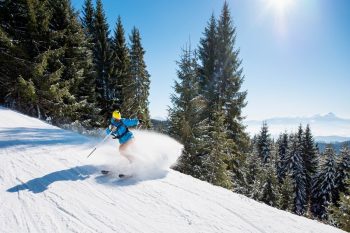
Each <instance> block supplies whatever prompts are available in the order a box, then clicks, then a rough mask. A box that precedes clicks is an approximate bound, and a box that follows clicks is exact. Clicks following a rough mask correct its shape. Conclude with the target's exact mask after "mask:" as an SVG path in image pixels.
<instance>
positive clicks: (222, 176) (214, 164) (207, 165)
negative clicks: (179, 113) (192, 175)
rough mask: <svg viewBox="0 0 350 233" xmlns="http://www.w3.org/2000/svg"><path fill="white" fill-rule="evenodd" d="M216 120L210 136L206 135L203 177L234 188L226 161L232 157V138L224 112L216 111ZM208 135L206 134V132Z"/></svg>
mask: <svg viewBox="0 0 350 233" xmlns="http://www.w3.org/2000/svg"><path fill="white" fill-rule="evenodd" d="M213 120H214V121H213V122H212V125H209V128H208V134H207V135H208V136H207V137H206V136H205V137H204V138H203V140H204V148H203V151H204V155H203V168H202V177H201V178H202V179H204V180H206V181H208V182H209V183H211V184H214V185H218V186H221V187H224V188H228V189H230V188H232V186H233V184H232V181H231V175H230V173H229V171H228V170H227V163H225V161H227V160H229V159H230V156H232V155H230V152H231V151H230V150H231V148H232V145H231V144H232V143H233V142H232V140H230V139H228V138H227V135H226V133H225V128H224V114H223V113H222V112H220V111H217V112H215V113H214V119H213ZM205 135H206V134H205Z"/></svg>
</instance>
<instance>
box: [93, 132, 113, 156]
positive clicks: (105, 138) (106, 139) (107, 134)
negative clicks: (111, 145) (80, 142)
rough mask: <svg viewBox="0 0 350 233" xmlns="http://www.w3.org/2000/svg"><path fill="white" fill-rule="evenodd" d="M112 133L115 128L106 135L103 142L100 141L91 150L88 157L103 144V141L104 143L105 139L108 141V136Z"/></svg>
mask: <svg viewBox="0 0 350 233" xmlns="http://www.w3.org/2000/svg"><path fill="white" fill-rule="evenodd" d="M112 133H113V130H111V132H109V134H107V136H106V137H105V138H104V139H103V140H102V141H101V142H99V143H98V144H97V145H96V146H95V148H94V149H93V150H92V151H91V152H90V154H89V155H88V156H87V158H89V157H90V155H92V154H93V153H94V152H95V150H96V149H97V147H98V146H99V145H101V144H102V143H104V141H106V140H107V138H108V137H109V136H110V135H111V134H112Z"/></svg>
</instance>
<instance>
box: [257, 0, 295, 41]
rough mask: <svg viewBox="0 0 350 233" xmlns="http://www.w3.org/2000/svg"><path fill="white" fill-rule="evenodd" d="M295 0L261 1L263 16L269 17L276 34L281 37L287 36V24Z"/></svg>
mask: <svg viewBox="0 0 350 233" xmlns="http://www.w3.org/2000/svg"><path fill="white" fill-rule="evenodd" d="M296 1H297V0H262V3H263V6H264V7H263V8H264V14H265V15H271V16H272V17H273V20H274V25H275V27H276V29H277V32H278V34H279V35H281V36H286V34H287V24H288V19H289V16H290V13H291V12H292V10H293V8H294V5H295V3H296Z"/></svg>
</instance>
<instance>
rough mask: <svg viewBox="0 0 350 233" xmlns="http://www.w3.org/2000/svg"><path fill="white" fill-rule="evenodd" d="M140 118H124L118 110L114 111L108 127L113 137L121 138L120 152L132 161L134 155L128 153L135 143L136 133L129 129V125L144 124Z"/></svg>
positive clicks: (108, 132)
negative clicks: (128, 149)
mask: <svg viewBox="0 0 350 233" xmlns="http://www.w3.org/2000/svg"><path fill="white" fill-rule="evenodd" d="M142 123H143V121H142V120H140V119H126V118H122V117H121V114H120V112H119V111H118V110H115V111H113V113H112V119H111V124H110V125H109V127H108V128H107V129H106V133H107V134H111V135H112V136H113V139H119V143H120V146H119V152H120V154H121V155H123V156H125V157H126V158H127V159H128V160H129V162H130V163H132V162H133V157H132V155H130V154H127V153H126V152H127V148H128V147H129V146H130V145H131V144H132V143H133V141H134V135H133V134H132V132H130V131H129V129H128V127H132V126H137V125H139V124H142Z"/></svg>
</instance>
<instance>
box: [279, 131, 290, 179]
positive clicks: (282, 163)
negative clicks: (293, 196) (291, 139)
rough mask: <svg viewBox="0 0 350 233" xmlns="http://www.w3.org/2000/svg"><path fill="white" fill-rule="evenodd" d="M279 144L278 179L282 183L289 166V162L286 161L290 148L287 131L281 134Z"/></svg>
mask: <svg viewBox="0 0 350 233" xmlns="http://www.w3.org/2000/svg"><path fill="white" fill-rule="evenodd" d="M277 145H278V165H277V177H278V181H279V182H280V183H282V180H283V179H284V177H285V175H286V170H287V169H288V167H287V165H288V164H287V161H286V158H287V153H288V149H289V145H288V134H287V133H283V134H282V135H280V136H279V138H278V141H277Z"/></svg>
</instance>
